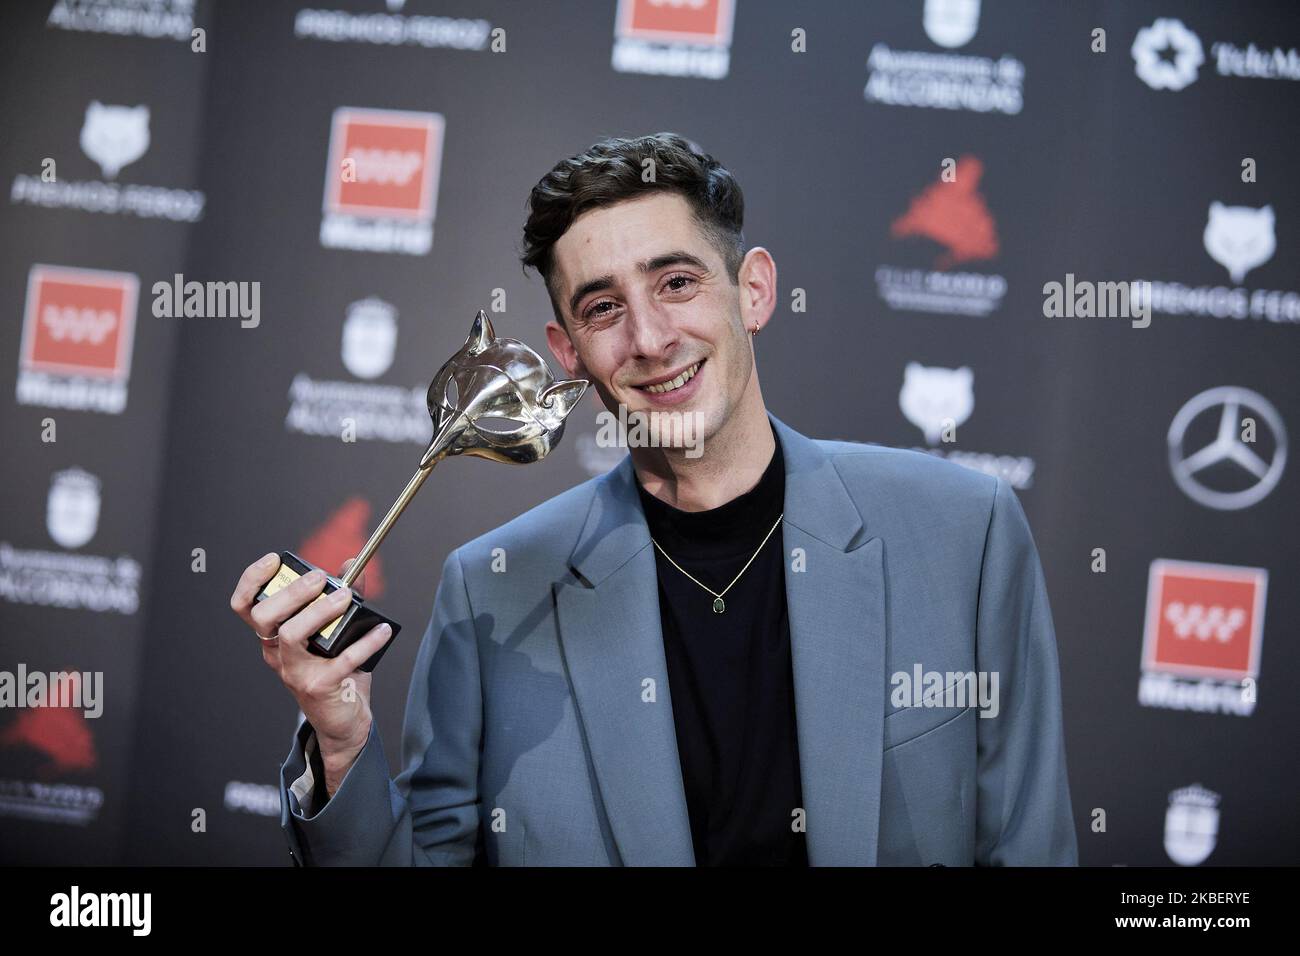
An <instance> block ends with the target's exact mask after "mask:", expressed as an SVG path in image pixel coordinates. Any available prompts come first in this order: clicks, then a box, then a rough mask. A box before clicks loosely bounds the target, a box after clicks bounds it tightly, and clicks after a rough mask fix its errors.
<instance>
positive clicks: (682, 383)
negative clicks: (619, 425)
mask: <svg viewBox="0 0 1300 956" xmlns="http://www.w3.org/2000/svg"><path fill="white" fill-rule="evenodd" d="M707 361H708V360H707V359H700V360H699V361H698V362H694V363H692V364H691V365H687V366H685V367H683V368H681V369H678V370H676V371H673V372H669V373H668V374H667V375H659V376H656V377H655V378H651V379H647V380H646V381H644V382H641V383H640V384H637V385H634V386H632V387H633V388H635V389H637V390H638V391H641V392H644V393H645V394H646V395H647V396H648V397H649V398H650V401H651V402H653V403H654V404H656V405H676V404H678V403H679V402H684V401H686V400H687V399H688V398H690V396H691V395H693V394H694V393H695V392H696V391H698V390H699V383H698V381H697V379H698V378H699V373H700V370H701V369H703V368H704V363H705V362H707Z"/></svg>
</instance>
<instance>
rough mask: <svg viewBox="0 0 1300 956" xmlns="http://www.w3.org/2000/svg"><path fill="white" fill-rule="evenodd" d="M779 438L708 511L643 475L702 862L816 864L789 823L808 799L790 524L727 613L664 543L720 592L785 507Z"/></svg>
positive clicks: (730, 594) (728, 598) (740, 584)
mask: <svg viewBox="0 0 1300 956" xmlns="http://www.w3.org/2000/svg"><path fill="white" fill-rule="evenodd" d="M773 437H774V438H775V439H776V448H775V450H774V451H773V454H772V460H771V462H770V463H769V464H768V466H767V469H766V470H765V471H764V472H763V476H762V478H760V479H759V481H758V484H757V485H755V486H754V487H753V488H752V489H751V490H749V491H747V492H746V493H745V494H743V495H741V496H740V497H738V498H735V499H733V500H731V501H729V502H727V503H726V504H724V505H722V506H721V507H718V508H713V509H711V510H709V511H694V512H691V511H681V510H679V509H677V508H674V507H672V506H671V505H668V504H665V503H664V502H662V501H660V500H659V499H658V498H656V497H655V496H654V495H652V494H650V493H649V492H647V491H646V490H645V489H643V488H642V487H641V485H640V482H639V481H638V482H637V491H638V492H639V494H640V497H641V507H642V509H643V511H644V512H645V517H646V523H647V524H648V525H649V528H650V536H651V537H652V538H653V539H654V541H655V542H656V543H657V544H658V545H659V547H658V548H655V561H656V564H657V567H658V576H659V615H660V621H661V624H662V628H663V639H664V654H665V657H666V659H667V663H668V681H669V688H670V691H671V694H672V706H673V722H674V724H675V726H676V731H677V750H678V754H679V756H680V758H681V765H682V780H683V783H684V785H685V789H686V803H687V806H688V808H689V811H690V818H691V840H692V842H693V843H694V846H695V861H696V864H697V865H699V866H807V865H808V853H807V847H806V842H805V838H804V834H803V833H802V832H801V831H802V827H800V828H799V830H800V832H796V831H795V828H794V826H793V824H794V822H795V817H794V815H793V814H794V811H795V810H796V809H797V808H800V807H802V806H803V798H802V789H801V787H800V782H799V745H798V740H797V738H796V735H795V705H794V679H793V670H792V668H791V663H790V619H789V616H788V614H787V611H786V601H785V558H784V555H785V547H784V545H783V543H782V529H781V528H779V527H778V528H777V529H776V531H775V532H773V533H772V535H771V537H769V538H768V539H767V543H766V544H764V545H763V547H762V550H761V551H760V552H759V553H758V556H757V557H755V558H754V561H753V563H752V564H750V566H749V568H748V569H747V570H746V571H745V573H744V574H742V575H741V576H740V579H739V580H738V581H736V583H735V584H734V585H733V586H732V588H731V590H729V591H727V593H726V595H725V597H724V598H723V600H724V602H725V604H726V609H725V610H724V611H723V612H722V613H716V612H715V611H714V609H713V603H714V597H713V595H712V594H710V593H709V592H708V591H706V590H704V588H702V587H700V586H699V585H698V584H696V583H695V582H693V581H691V580H690V578H688V577H687V576H686V575H685V574H683V573H682V572H681V571H680V570H678V569H677V568H675V567H673V565H672V563H671V562H669V561H668V560H667V559H666V558H665V557H664V554H663V552H664V551H666V552H667V553H668V554H669V555H670V556H671V557H672V559H673V561H676V562H677V563H678V564H679V565H681V566H682V568H684V569H685V570H687V571H689V572H690V573H691V574H692V575H693V576H694V577H696V578H698V579H699V580H700V581H701V582H703V583H704V584H706V585H708V586H709V587H710V588H712V589H713V590H714V591H717V592H721V591H722V590H723V588H725V587H726V586H727V585H728V584H729V583H730V582H731V580H732V578H734V577H735V576H736V574H737V573H738V572H739V571H740V569H741V568H742V567H744V566H745V562H746V561H748V560H749V559H750V557H751V556H752V555H754V552H755V551H756V550H758V547H759V544H760V543H761V542H762V541H763V538H764V537H765V536H766V535H767V533H768V532H769V531H770V530H771V529H772V526H773V525H774V524H775V523H776V520H777V517H778V516H779V515H780V514H781V513H782V511H783V509H784V507H785V463H784V458H783V457H782V454H781V441H780V439H779V438H776V432H775V430H773ZM660 548H662V549H663V551H660ZM800 816H801V817H802V814H801V815H800Z"/></svg>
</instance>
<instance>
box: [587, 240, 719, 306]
mask: <svg viewBox="0 0 1300 956" xmlns="http://www.w3.org/2000/svg"><path fill="white" fill-rule="evenodd" d="M679 265H685V266H694V267H695V268H696V269H699V270H700V271H702V272H707V271H708V269H709V266H708V263H706V262H704V260H702V259H701V258H700V257H699V256H695V255H692V254H691V253H689V252H687V251H686V250H684V249H674V250H673V251H672V252H665V253H663V254H661V255H657V256H653V257H652V258H649V259H643V260H642V261H641V262H638V263H637V264H636V267H637V271H638V272H641V273H643V274H648V273H651V272H658V271H659V270H660V269H663V268H665V267H667V266H679ZM613 284H614V277H613V276H612V275H603V276H597V277H596V278H594V279H589V280H587V281H586V282H584V283H583V284H582V285H580V286H578V288H577V289H575V290H574V291H573V295H571V296H570V297H569V314H570V315H573V314H574V313H575V312H576V311H577V309H578V303H579V302H581V301H582V300H583V298H585V297H586V296H588V295H590V294H591V293H593V292H600V291H602V290H604V289H608V288H610V287H611V286H613Z"/></svg>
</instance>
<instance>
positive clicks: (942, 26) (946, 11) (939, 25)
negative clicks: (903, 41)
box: [921, 0, 980, 50]
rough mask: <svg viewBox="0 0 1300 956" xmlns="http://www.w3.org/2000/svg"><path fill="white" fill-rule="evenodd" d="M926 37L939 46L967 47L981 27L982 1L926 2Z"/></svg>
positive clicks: (923, 21)
mask: <svg viewBox="0 0 1300 956" xmlns="http://www.w3.org/2000/svg"><path fill="white" fill-rule="evenodd" d="M921 24H922V26H924V27H925V35H926V36H928V37H929V38H930V39H931V40H933V41H934V43H935V44H937V45H938V46H943V47H947V48H948V49H950V50H951V49H955V48H957V47H959V46H965V45H966V44H967V43H969V42H970V40H971V37H973V36H975V31H976V30H977V29H979V25H980V0H925V12H924V13H923V14H922V19H921Z"/></svg>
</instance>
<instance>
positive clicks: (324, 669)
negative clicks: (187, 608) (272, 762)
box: [230, 552, 392, 795]
mask: <svg viewBox="0 0 1300 956" xmlns="http://www.w3.org/2000/svg"><path fill="white" fill-rule="evenodd" d="M351 564H352V562H351V561H348V562H347V563H346V564H344V566H343V570H344V571H346V570H347V568H348V566H350V565H351ZM279 567H280V557H279V555H278V554H275V553H274V552H272V553H271V554H268V555H266V556H265V557H263V558H262V559H260V560H259V561H257V562H256V563H254V564H250V565H249V566H248V567H247V568H246V569H245V570H244V573H243V575H241V576H240V578H239V583H238V584H237V585H235V591H234V593H233V594H232V595H231V596H230V608H231V610H233V611H234V612H235V613H236V614H237V615H239V619H240V620H242V621H243V622H244V623H245V624H247V625H248V626H249V627H250V628H252V630H253V633H254V634H256V635H257V636H258V637H259V638H261V639H262V660H264V661H266V665H267V666H268V667H270V668H271V669H272V670H273V671H275V672H276V674H277V675H278V676H279V678H280V680H281V682H282V683H283V684H284V686H285V687H287V688H288V689H289V693H291V694H293V696H294V699H295V700H296V701H297V702H298V707H299V708H300V709H301V710H302V712H303V714H304V715H305V716H306V718H307V720H308V722H309V723H310V724H311V725H312V727H313V728H314V729H315V731H316V741H317V744H318V745H319V747H320V755H321V762H322V763H323V764H324V765H325V789H326V791H327V792H328V793H329V794H331V795H332V794H333V793H334V791H335V790H337V789H338V786H339V784H340V783H341V782H342V780H343V777H344V776H345V775H346V774H347V772H348V769H349V768H350V767H351V766H352V764H353V763H354V762H355V761H356V758H357V754H359V753H360V752H361V749H362V748H363V747H364V746H365V743H366V739H367V738H368V737H369V736H370V725H371V720H372V717H371V712H370V675H369V674H367V673H365V672H364V671H359V670H357V668H358V667H360V666H361V665H362V664H363V663H365V662H366V661H367V660H368V659H369V658H370V656H371V655H373V654H374V653H376V652H377V651H378V650H379V649H380V648H382V647H383V646H384V644H385V642H387V640H388V638H389V637H390V635H391V630H392V629H391V628H390V627H389V626H388V625H387V624H380V625H379V626H377V627H375V628H373V629H372V630H370V631H369V632H367V633H366V634H365V635H364V636H363V637H362V638H361V639H360V640H358V641H356V642H355V643H354V644H352V646H351V647H349V648H347V650H345V651H344V652H343V653H342V654H340V655H339V656H338V657H335V658H326V657H319V656H317V655H315V654H312V653H311V652H310V651H308V649H307V641H308V639H309V638H310V637H311V636H312V635H313V634H315V633H316V632H317V631H319V630H320V629H321V628H322V627H324V626H325V625H326V624H328V623H329V622H330V621H332V620H334V619H335V618H336V617H338V616H339V615H340V614H342V613H343V612H344V611H345V610H347V607H348V601H349V595H350V594H351V592H350V590H349V589H348V588H339V589H338V590H337V591H334V592H332V593H331V594H330V595H329V596H327V597H325V598H322V599H321V600H316V598H317V596H318V595H320V594H321V592H322V591H323V590H324V589H325V574H324V572H322V571H320V570H316V571H312V572H311V573H310V574H305V575H303V576H302V577H300V578H299V579H298V580H296V581H294V582H293V583H292V584H290V585H289V586H288V587H286V588H284V589H283V590H281V591H279V592H277V593H276V594H273V595H272V596H271V597H269V598H267V599H266V600H264V601H255V598H256V597H257V594H258V592H259V591H261V590H262V587H263V586H264V585H265V584H266V582H267V581H269V580H271V578H272V577H274V576H275V573H276V571H277V570H279ZM362 577H363V580H364V575H363V576H362ZM361 584H362V581H358V582H357V585H358V587H357V590H358V592H360V590H361Z"/></svg>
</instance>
